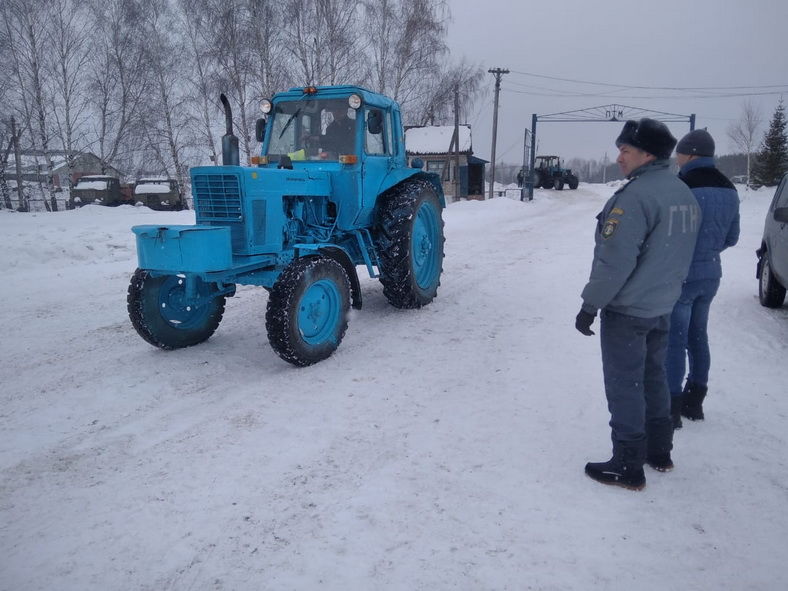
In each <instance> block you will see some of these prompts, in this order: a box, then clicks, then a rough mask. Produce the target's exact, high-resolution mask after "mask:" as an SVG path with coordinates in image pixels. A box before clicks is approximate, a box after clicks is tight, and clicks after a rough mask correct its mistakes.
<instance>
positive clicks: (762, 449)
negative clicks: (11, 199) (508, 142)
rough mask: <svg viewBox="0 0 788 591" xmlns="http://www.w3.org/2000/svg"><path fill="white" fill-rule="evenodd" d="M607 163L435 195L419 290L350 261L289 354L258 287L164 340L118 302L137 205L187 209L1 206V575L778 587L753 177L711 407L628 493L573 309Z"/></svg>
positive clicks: (779, 554) (782, 522) (171, 219)
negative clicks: (434, 278) (406, 298)
mask: <svg viewBox="0 0 788 591" xmlns="http://www.w3.org/2000/svg"><path fill="white" fill-rule="evenodd" d="M612 191H613V189H612V188H611V187H606V186H601V185H585V184H584V185H581V187H580V189H579V190H577V191H563V192H554V191H537V192H536V198H535V200H534V201H533V202H530V203H521V202H519V201H516V200H513V199H507V198H498V199H494V200H492V201H483V202H461V203H457V204H453V205H451V206H450V207H449V208H448V209H447V210H446V212H445V219H446V236H447V243H446V259H445V272H444V277H443V283H442V285H441V288H440V291H439V297H438V298H437V299H436V301H435V302H434V303H433V304H432V305H430V306H428V307H427V308H424V309H422V310H416V311H400V310H396V309H394V308H392V307H390V306H389V305H388V304H387V302H386V301H385V298H384V296H383V294H382V290H381V288H380V285H379V283H378V282H377V281H376V280H369V279H366V280H364V279H363V280H362V282H363V283H362V288H363V292H364V309H363V310H361V311H354V312H353V314H352V317H351V320H350V326H349V329H348V332H347V335H346V337H345V340H344V342H343V343H342V346H341V347H340V349H339V350H338V352H337V353H336V354H335V355H334V356H333V357H331V358H329V359H328V360H326V361H324V362H322V363H320V364H318V365H316V366H313V367H309V368H306V369H296V368H294V367H291V366H290V365H288V364H286V363H285V362H283V361H281V360H280V359H279V358H278V357H277V356H276V355H275V354H274V353H273V352H272V350H271V349H270V347H269V345H268V342H267V338H266V335H265V328H264V314H265V305H266V292H265V291H264V290H262V289H259V288H249V287H243V288H240V289H239V292H238V295H237V297H235V298H232V299H230V300H228V308H227V312H226V314H225V319H224V320H223V323H222V325H221V326H220V327H219V330H218V331H217V333H216V334H215V335H214V337H213V338H211V339H210V340H209V341H208V342H206V343H204V344H202V345H200V346H197V347H192V348H189V349H185V350H180V351H174V352H164V351H160V350H157V349H154V348H153V347H151V346H149V345H148V344H146V343H145V342H144V341H143V340H142V339H141V338H139V337H138V336H137V334H136V333H135V332H134V330H133V329H132V327H131V325H130V324H129V321H128V318H127V315H126V304H125V294H126V287H127V283H128V280H129V276H130V275H131V273H132V271H133V270H134V267H135V261H136V258H135V252H134V244H133V236H132V233H131V232H130V230H129V228H130V226H132V225H135V224H141V223H162V224H165V223H191V221H192V220H193V216H192V214H191V213H190V212H179V213H156V212H152V211H149V210H147V209H135V208H132V207H127V206H126V207H121V208H117V209H107V208H101V207H96V206H88V207H85V208H83V209H81V210H78V211H69V212H61V213H57V214H46V213H40V214H18V213H9V212H0V253H2V254H0V257H2V258H0V271H2V277H3V281H2V284H0V296H2V306H0V325H2V326H3V339H2V341H0V383H1V384H2V392H1V393H0V395H1V396H2V410H1V411H0V470H1V471H2V472H1V474H2V476H1V480H0V589H2V590H4V591H5V590H7V591H27V590H39V589H40V590H54V589H57V590H58V591H70V590H74V591H84V590H101V591H106V590H147V591H164V590H215V589H221V590H262V589H265V590H313V589H327V590H337V591H339V590H342V591H355V590H373V589H374V590H379V589H392V590H408V591H411V590H429V591H433V590H442V589H457V590H488V589H489V590H493V589H495V590H501V589H510V590H516V591H519V590H524V589H539V590H541V589H550V590H552V589H571V590H586V589H627V590H630V589H639V590H666V589H714V590H721V589H730V590H737V591H738V590H745V589H758V590H763V589H768V590H772V589H775V590H776V589H786V588H788V571H787V570H786V569H785V561H786V558H788V511H786V506H787V505H786V503H788V471H787V470H786V467H787V466H786V464H787V463H788V459H787V458H788V453H787V452H788V449H787V446H786V441H787V440H788V431H787V430H786V415H788V397H786V378H788V369H787V368H788V364H787V363H786V352H788V346H787V345H786V343H788V307H783V308H782V309H779V310H767V309H765V308H762V307H761V306H760V305H759V304H758V301H757V295H756V294H757V284H756V280H755V277H754V270H755V255H754V250H755V249H756V248H757V247H758V245H759V240H760V233H761V229H762V226H763V216H764V213H765V210H766V207H767V203H768V201H769V199H770V196H771V194H770V193H769V192H768V191H766V190H761V191H760V192H749V193H743V194H742V197H743V202H742V238H741V242H740V245H739V246H738V247H736V248H735V249H732V250H730V251H728V252H726V253H725V255H724V267H725V274H726V275H725V277H724V280H723V283H722V287H721V290H720V293H719V296H718V298H717V300H716V302H715V305H714V307H713V309H712V316H711V342H712V347H713V356H714V361H713V363H714V365H713V368H712V377H711V383H710V394H709V398H708V403H707V420H706V421H705V422H704V423H700V424H689V425H687V426H686V427H685V428H684V429H683V430H681V431H679V432H678V433H677V437H676V449H675V451H674V460H675V461H676V465H677V467H676V469H675V470H674V471H673V472H671V473H668V474H659V473H656V472H654V471H651V470H649V471H648V472H647V479H648V484H647V486H646V489H645V490H644V491H643V492H641V493H636V492H631V491H626V490H623V489H616V488H609V487H605V486H602V485H599V484H597V483H595V482H593V481H591V480H590V479H588V478H587V477H586V476H585V475H584V474H583V465H584V464H585V462H586V461H589V460H592V461H593V460H604V459H607V457H609V451H610V442H609V431H608V427H607V420H608V415H607V410H606V406H605V402H604V395H603V391H602V378H601V366H600V360H599V350H598V348H599V345H598V340H597V338H596V337H594V338H586V337H583V336H581V335H579V334H578V333H577V332H576V331H575V330H574V326H573V323H574V316H575V314H576V312H577V309H578V307H579V305H580V299H579V293H580V291H581V289H582V286H583V284H584V283H585V280H586V278H587V276H588V271H589V268H590V262H591V250H592V244H593V236H592V235H593V230H594V225H595V220H594V215H596V213H597V211H598V210H599V209H600V208H601V206H602V204H603V202H604V200H605V199H606V197H607V196H609V195H610V194H611V193H612Z"/></svg>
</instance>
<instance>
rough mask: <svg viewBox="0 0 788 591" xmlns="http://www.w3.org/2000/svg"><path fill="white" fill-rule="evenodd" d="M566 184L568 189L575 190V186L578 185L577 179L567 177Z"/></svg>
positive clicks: (571, 175) (571, 176)
mask: <svg viewBox="0 0 788 591" xmlns="http://www.w3.org/2000/svg"><path fill="white" fill-rule="evenodd" d="M566 183H567V184H568V185H569V188H570V189H572V190H575V189H577V185H578V184H580V183H579V181H578V178H577V177H576V176H575V175H573V174H570V175H569V178H568V179H567V181H566Z"/></svg>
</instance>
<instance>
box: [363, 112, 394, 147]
mask: <svg viewBox="0 0 788 591" xmlns="http://www.w3.org/2000/svg"><path fill="white" fill-rule="evenodd" d="M391 130H392V127H391V113H389V112H386V111H384V110H383V109H374V108H372V109H368V110H367V115H366V129H365V133H364V149H365V151H366V152H367V154H371V155H373V156H383V155H390V154H393V153H394V148H393V144H392V137H391Z"/></svg>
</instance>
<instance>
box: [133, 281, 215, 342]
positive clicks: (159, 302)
mask: <svg viewBox="0 0 788 591" xmlns="http://www.w3.org/2000/svg"><path fill="white" fill-rule="evenodd" d="M195 281H196V285H195V289H194V292H195V296H196V297H195V299H193V300H188V299H187V298H186V284H185V282H186V279H185V277H183V276H178V275H163V276H159V277H153V276H152V275H151V274H150V272H149V271H147V270H145V269H137V270H136V271H135V272H134V275H133V276H132V278H131V283H130V284H129V289H128V295H127V296H126V302H127V308H128V312H129V319H130V320H131V324H132V326H134V328H135V329H136V331H137V333H138V334H139V335H140V336H141V337H142V338H143V339H145V341H147V342H148V343H150V344H151V345H153V346H154V347H159V348H160V349H181V348H183V347H191V346H192V345H197V344H199V343H202V342H203V341H206V340H208V338H210V336H211V335H212V334H213V333H214V332H216V329H217V328H218V327H219V323H220V322H221V320H222V316H223V315H224V305H225V301H226V300H225V297H224V296H217V295H212V294H213V293H214V292H215V291H216V286H215V284H212V283H205V282H203V281H202V280H200V279H199V278H197V279H195Z"/></svg>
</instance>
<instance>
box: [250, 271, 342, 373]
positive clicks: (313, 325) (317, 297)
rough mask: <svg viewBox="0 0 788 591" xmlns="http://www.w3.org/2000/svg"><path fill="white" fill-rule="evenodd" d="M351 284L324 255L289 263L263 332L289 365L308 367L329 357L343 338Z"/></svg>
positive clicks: (273, 296)
mask: <svg viewBox="0 0 788 591" xmlns="http://www.w3.org/2000/svg"><path fill="white" fill-rule="evenodd" d="M349 311H350V280H349V279H348V276H347V272H346V271H345V269H344V268H343V267H342V265H341V264H340V263H338V262H337V261H335V260H334V259H332V258H329V257H324V256H310V257H302V258H298V259H296V260H294V261H293V262H292V263H290V264H289V265H288V266H287V267H286V268H285V270H284V271H283V272H282V274H281V275H280V276H279V278H278V279H277V280H276V283H274V285H273V287H272V288H271V293H270V295H269V297H268V308H267V310H266V313H265V327H266V330H267V331H268V341H269V342H270V343H271V347H272V348H273V350H274V351H276V354H277V355H279V357H281V358H282V359H284V360H285V361H287V362H289V363H292V364H293V365H297V366H299V367H305V366H307V365H312V364H313V363H317V362H318V361H322V360H323V359H326V358H327V357H329V356H330V355H331V354H332V353H333V352H334V351H336V350H337V347H339V344H340V343H341V342H342V337H344V336H345V331H346V330H347V322H348V312H349Z"/></svg>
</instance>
